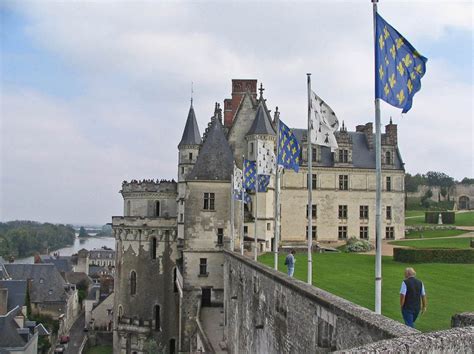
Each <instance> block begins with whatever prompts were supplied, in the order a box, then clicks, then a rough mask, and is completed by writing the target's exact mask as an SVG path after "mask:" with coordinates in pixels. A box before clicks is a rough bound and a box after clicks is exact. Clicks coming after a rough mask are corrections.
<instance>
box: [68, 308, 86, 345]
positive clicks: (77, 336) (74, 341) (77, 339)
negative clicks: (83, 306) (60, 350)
mask: <svg viewBox="0 0 474 354" xmlns="http://www.w3.org/2000/svg"><path fill="white" fill-rule="evenodd" d="M85 322H86V318H85V315H84V312H81V313H80V314H79V317H78V318H77V319H76V322H74V324H73V325H72V327H71V329H70V331H69V344H68V346H67V349H66V351H65V353H66V354H77V353H79V348H80V346H81V344H82V341H83V340H84V337H85V336H86V333H84V325H85Z"/></svg>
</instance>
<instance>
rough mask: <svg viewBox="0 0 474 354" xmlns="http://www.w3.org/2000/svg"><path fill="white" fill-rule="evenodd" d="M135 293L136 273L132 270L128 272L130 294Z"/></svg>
mask: <svg viewBox="0 0 474 354" xmlns="http://www.w3.org/2000/svg"><path fill="white" fill-rule="evenodd" d="M136 293H137V273H136V272H135V271H134V270H132V272H131V273H130V295H135V294H136Z"/></svg>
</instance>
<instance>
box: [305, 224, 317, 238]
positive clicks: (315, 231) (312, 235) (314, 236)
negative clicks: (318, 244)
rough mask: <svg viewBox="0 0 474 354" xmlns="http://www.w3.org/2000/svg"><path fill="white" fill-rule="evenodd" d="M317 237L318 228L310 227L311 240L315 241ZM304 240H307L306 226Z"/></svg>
mask: <svg viewBox="0 0 474 354" xmlns="http://www.w3.org/2000/svg"><path fill="white" fill-rule="evenodd" d="M317 236H318V227H317V226H316V225H311V239H312V240H316V239H317ZM305 239H306V240H307V239H308V225H306V233H305Z"/></svg>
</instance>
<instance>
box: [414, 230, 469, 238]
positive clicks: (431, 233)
mask: <svg viewBox="0 0 474 354" xmlns="http://www.w3.org/2000/svg"><path fill="white" fill-rule="evenodd" d="M465 233H466V231H463V230H425V231H413V232H410V233H409V234H408V235H406V236H405V238H408V239H421V235H423V238H432V237H449V236H458V235H462V234H465Z"/></svg>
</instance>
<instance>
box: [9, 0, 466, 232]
mask: <svg viewBox="0 0 474 354" xmlns="http://www.w3.org/2000/svg"><path fill="white" fill-rule="evenodd" d="M379 13H380V14H381V15H382V16H383V17H384V18H385V20H386V21H388V22H389V23H390V24H391V25H392V26H393V27H395V28H396V29H397V30H398V31H399V32H400V33H402V34H403V35H404V36H405V38H407V39H408V40H409V41H410V42H411V44H412V45H413V46H414V47H415V48H416V49H417V50H418V51H419V52H420V53H421V54H423V55H424V56H425V57H427V58H428V63H427V72H426V75H425V76H424V77H423V79H422V88H421V91H420V92H418V93H417V95H416V96H415V98H414V103H413V107H412V109H411V110H410V111H409V112H408V113H407V114H404V115H402V114H401V110H399V109H396V108H393V107H391V106H389V105H387V104H385V103H383V102H382V104H381V110H382V124H383V125H385V124H387V123H388V121H389V119H390V117H392V118H393V122H394V123H396V124H398V134H399V139H398V140H399V149H400V151H401V154H402V157H403V159H404V162H405V168H406V171H407V172H409V173H412V174H414V173H426V172H427V171H442V172H445V173H447V174H448V175H450V176H452V177H454V178H455V179H458V180H460V179H462V178H463V177H466V176H467V177H473V176H474V171H473V152H474V148H473V136H474V131H473V81H474V80H473V64H472V60H473V26H474V25H473V15H472V14H473V4H472V2H471V1H452V0H449V1H434V0H432V1H415V0H412V1H389V0H382V1H380V2H379ZM0 25H1V28H0V117H1V120H0V158H1V159H0V221H6V220H15V219H23V220H24V219H28V220H37V221H49V222H57V223H76V224H78V223H91V224H104V223H106V222H110V220H111V216H112V215H121V214H122V209H123V202H122V198H121V196H120V194H119V190H120V188H121V183H122V181H123V180H130V179H143V178H155V179H156V178H158V179H161V178H167V179H171V178H175V179H176V175H177V156H178V150H177V144H178V143H179V140H180V138H181V134H182V132H183V128H184V124H185V120H186V117H187V113H188V110H189V104H190V103H189V101H190V96H191V82H193V87H194V94H193V96H194V108H195V111H196V115H197V120H198V124H199V127H200V130H201V133H202V132H203V131H204V129H205V127H206V126H207V123H208V121H209V118H210V117H211V115H212V114H213V112H214V103H215V102H221V104H222V101H223V100H224V99H225V98H227V97H230V93H231V80H232V79H238V78H252V79H258V81H259V83H260V82H262V83H263V85H264V87H265V93H264V96H265V98H266V99H267V105H268V106H269V108H270V109H271V110H274V109H275V106H278V108H279V111H280V112H281V116H280V117H281V119H282V120H283V121H285V123H286V124H288V125H290V126H292V127H296V128H304V127H305V126H306V107H307V102H306V100H307V93H306V73H308V72H310V73H312V87H313V89H314V91H315V92H316V93H317V94H318V95H319V96H320V97H322V98H323V99H324V100H325V101H326V102H327V103H328V104H329V105H330V106H331V107H332V108H333V110H334V111H335V112H336V114H337V116H338V118H339V120H343V121H344V122H345V125H346V126H347V127H348V128H349V130H354V129H355V126H356V125H358V124H365V123H366V122H370V121H373V120H374V103H373V101H374V99H373V91H374V88H373V82H374V76H373V75H374V74H373V72H374V69H373V23H372V6H371V3H370V1H368V0H367V1H362V0H359V1H334V0H333V1H312V2H302V1H292V2H290V1H287V2H283V1H252V2H250V1H249V2H244V1H235V2H227V1H216V2H210V1H193V2H191V1H166V2H158V1H156V2H155V1H133V2H132V1H110V0H103V1H98V0H95V1H74V2H58V1H41V2H40V1H21V0H15V1H9V0H4V1H1V2H0Z"/></svg>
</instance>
